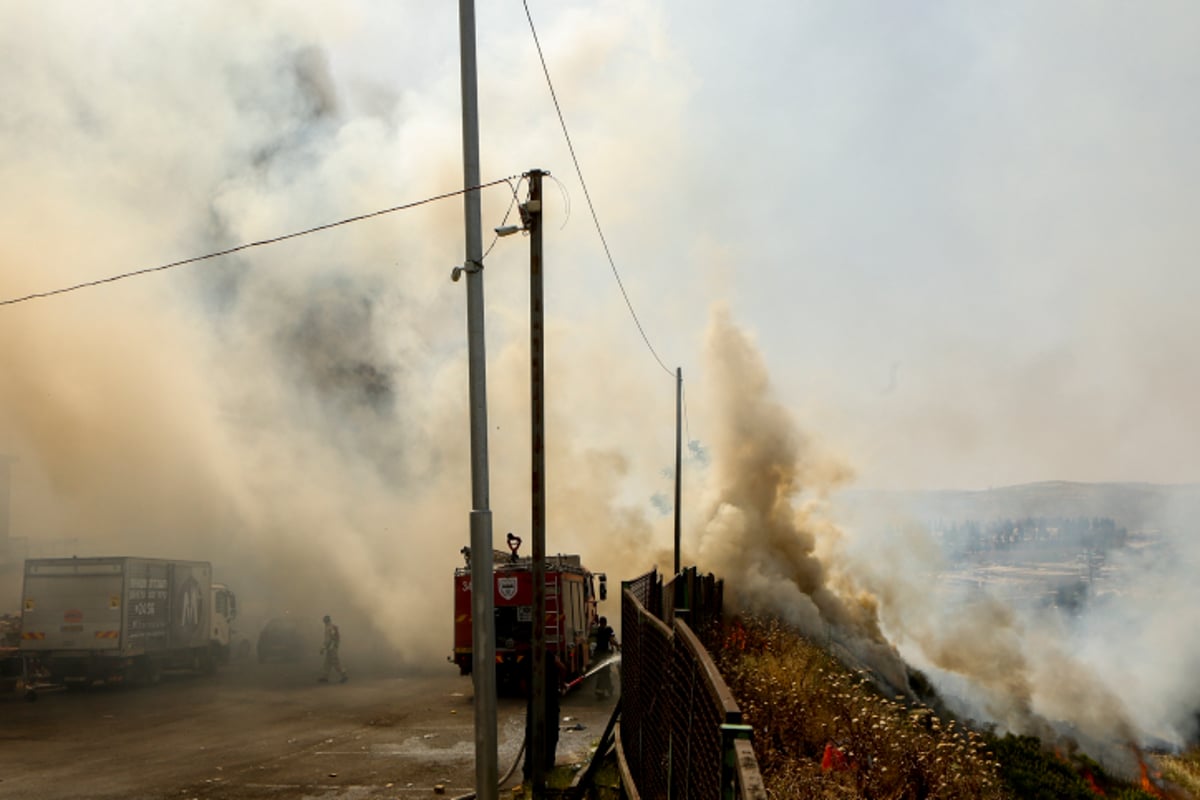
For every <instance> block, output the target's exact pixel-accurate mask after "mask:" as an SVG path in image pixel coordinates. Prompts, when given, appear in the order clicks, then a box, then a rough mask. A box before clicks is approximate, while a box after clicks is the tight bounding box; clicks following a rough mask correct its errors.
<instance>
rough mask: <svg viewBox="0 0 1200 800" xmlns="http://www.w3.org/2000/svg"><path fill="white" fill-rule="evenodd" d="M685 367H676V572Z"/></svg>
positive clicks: (681, 475)
mask: <svg viewBox="0 0 1200 800" xmlns="http://www.w3.org/2000/svg"><path fill="white" fill-rule="evenodd" d="M682 409H683V367H676V368H675V574H676V575H678V574H679V538H680V537H679V527H680V521H679V499H680V495H681V494H682V486H683V449H682V445H683V435H682V431H683V427H682V425H681V419H682V417H683V414H682Z"/></svg>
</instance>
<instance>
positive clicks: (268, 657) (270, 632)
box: [258, 617, 315, 664]
mask: <svg viewBox="0 0 1200 800" xmlns="http://www.w3.org/2000/svg"><path fill="white" fill-rule="evenodd" d="M310 639H311V637H309V636H306V635H305V634H304V632H303V631H302V630H301V629H300V626H299V625H297V624H296V621H295V620H294V619H292V618H291V617H275V618H273V619H271V620H269V621H268V622H267V624H266V625H264V626H263V629H262V632H261V633H259V634H258V661H259V663H260V664H262V663H265V662H267V661H296V660H298V659H300V658H302V657H304V656H305V655H307V654H308V651H309V650H310V649H311V643H310ZM314 652H315V651H314Z"/></svg>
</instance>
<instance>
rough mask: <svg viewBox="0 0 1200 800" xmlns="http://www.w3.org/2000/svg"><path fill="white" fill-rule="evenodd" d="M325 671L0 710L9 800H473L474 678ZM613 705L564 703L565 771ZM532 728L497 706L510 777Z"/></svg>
mask: <svg viewBox="0 0 1200 800" xmlns="http://www.w3.org/2000/svg"><path fill="white" fill-rule="evenodd" d="M316 666H317V664H316V663H313V664H305V665H294V664H289V665H260V664H256V663H246V664H243V665H240V666H234V667H231V668H229V669H226V670H224V671H222V672H220V673H219V674H218V675H216V676H215V677H212V676H210V677H200V676H177V677H173V676H166V677H165V678H164V679H163V682H162V683H161V684H159V685H158V686H154V687H147V688H120V689H94V690H89V691H84V692H59V693H50V694H43V695H42V696H41V697H40V699H39V700H38V701H37V702H35V703H27V702H24V701H22V700H21V699H20V698H19V697H18V696H16V695H11V696H4V697H0V799H2V800H9V798H12V800H16V799H17V798H21V800H26V799H30V800H32V799H33V798H37V799H38V800H82V799H83V798H87V800H116V798H121V799H122V800H136V799H140V798H146V799H147V800H167V798H170V800H181V799H183V800H188V799H190V798H198V799H200V798H203V799H204V800H218V799H220V798H229V799H230V800H251V799H253V800H276V799H277V798H297V799H298V798H312V799H313V800H368V799H370V800H374V799H375V798H403V799H404V800H409V799H410V798H411V799H412V800H417V798H436V797H439V795H437V794H435V793H434V788H433V787H434V785H435V784H443V785H444V786H445V794H444V795H441V796H440V797H441V798H442V800H444V798H447V797H454V796H455V795H458V794H463V793H465V792H468V791H471V790H472V789H473V788H474V775H475V755H474V722H473V719H474V717H473V713H474V709H473V705H472V697H471V694H472V689H471V681H470V679H469V678H462V677H459V676H458V675H457V673H456V671H455V670H454V668H453V667H451V666H449V665H447V668H446V672H445V673H439V674H429V675H401V674H396V673H392V674H388V673H387V672H386V671H382V670H377V671H375V672H374V673H372V672H370V671H366V672H362V671H359V672H355V673H354V675H353V678H352V679H351V680H350V682H349V683H346V684H344V685H337V684H318V683H316V682H315V680H314V676H315V669H316ZM614 702H615V700H613V699H608V700H603V701H599V700H596V699H595V698H594V696H593V693H592V690H591V686H590V685H589V684H587V683H585V684H584V686H583V687H581V689H580V690H577V691H576V692H574V693H572V694H570V695H568V696H567V697H566V698H564V699H563V701H562V719H561V721H560V726H561V728H562V731H561V733H560V743H559V749H558V763H559V764H560V765H562V764H565V763H580V762H585V761H586V759H587V758H588V753H589V748H590V747H594V746H595V744H596V741H597V740H598V739H599V738H600V735H601V733H603V731H604V726H605V724H606V723H607V722H608V717H609V714H610V712H611V710H612V706H613V704H614ZM524 714H525V705H524V701H523V700H519V699H514V698H501V699H500V703H499V711H498V717H499V738H500V744H499V750H500V754H499V758H500V773H501V774H503V773H504V772H505V771H506V770H507V769H508V766H509V765H510V764H511V763H512V762H513V760H514V759H515V757H516V755H517V751H518V749H519V748H520V745H521V741H522V737H523V735H524V718H525V717H524ZM580 725H581V726H582V729H572V728H573V727H574V726H580ZM519 776H520V770H519V768H518V771H517V781H518V782H519ZM510 783H511V782H510Z"/></svg>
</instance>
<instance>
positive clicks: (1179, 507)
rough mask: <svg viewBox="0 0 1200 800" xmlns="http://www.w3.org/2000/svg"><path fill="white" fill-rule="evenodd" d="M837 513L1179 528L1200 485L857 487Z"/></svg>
mask: <svg viewBox="0 0 1200 800" xmlns="http://www.w3.org/2000/svg"><path fill="white" fill-rule="evenodd" d="M834 509H835V512H840V514H843V515H848V516H850V517H852V518H855V519H861V520H863V521H867V522H872V521H877V520H878V519H880V518H881V515H886V516H887V517H889V518H894V516H895V515H896V513H897V512H900V513H903V514H905V515H907V516H909V517H911V518H914V519H916V520H919V521H922V522H926V523H935V522H941V523H952V522H956V521H964V520H976V521H987V520H997V519H1020V518H1023V517H1106V518H1111V519H1113V520H1115V521H1116V523H1117V524H1118V525H1121V526H1124V527H1126V528H1128V529H1129V530H1131V531H1133V530H1148V529H1149V530H1177V529H1179V528H1181V527H1184V526H1186V525H1188V524H1189V523H1192V522H1195V521H1200V484H1155V483H1073V482H1069V481H1046V482H1041V483H1026V484H1020V485H1017V486H1003V487H997V488H989V489H982V490H977V491H964V490H939V491H880V490H871V489H851V490H847V491H845V492H842V493H840V494H838V495H837V497H836V498H835V500H834Z"/></svg>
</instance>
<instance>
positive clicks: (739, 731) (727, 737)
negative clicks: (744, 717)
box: [721, 722, 754, 800]
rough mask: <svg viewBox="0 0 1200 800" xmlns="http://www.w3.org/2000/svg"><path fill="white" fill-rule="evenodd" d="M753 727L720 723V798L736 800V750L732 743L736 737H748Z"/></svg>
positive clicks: (751, 733) (752, 731) (750, 735)
mask: <svg viewBox="0 0 1200 800" xmlns="http://www.w3.org/2000/svg"><path fill="white" fill-rule="evenodd" d="M753 734H754V728H753V727H752V726H750V725H734V724H731V723H728V722H726V723H723V724H722V725H721V800H737V798H738V785H737V784H738V781H737V751H736V750H735V749H734V746H733V743H734V742H735V741H737V740H738V739H750V738H751V737H752V736H753Z"/></svg>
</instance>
